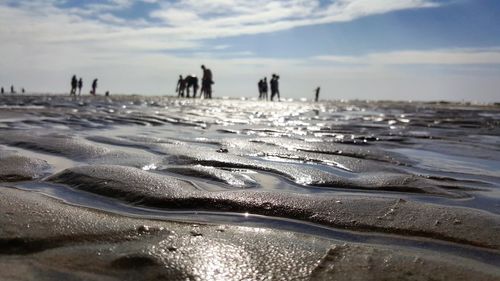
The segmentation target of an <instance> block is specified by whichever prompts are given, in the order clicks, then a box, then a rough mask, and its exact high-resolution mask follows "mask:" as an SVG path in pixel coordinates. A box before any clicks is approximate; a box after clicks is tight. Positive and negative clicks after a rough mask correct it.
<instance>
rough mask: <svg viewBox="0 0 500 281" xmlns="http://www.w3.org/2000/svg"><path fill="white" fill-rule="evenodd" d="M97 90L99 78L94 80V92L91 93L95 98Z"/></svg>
mask: <svg viewBox="0 0 500 281" xmlns="http://www.w3.org/2000/svg"><path fill="white" fill-rule="evenodd" d="M96 90H97V78H96V79H94V81H93V82H92V91H90V93H91V94H92V95H94V96H95V95H96Z"/></svg>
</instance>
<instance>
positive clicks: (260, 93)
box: [257, 79, 264, 100]
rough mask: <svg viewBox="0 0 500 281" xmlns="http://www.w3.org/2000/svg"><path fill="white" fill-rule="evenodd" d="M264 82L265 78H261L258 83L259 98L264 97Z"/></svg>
mask: <svg viewBox="0 0 500 281" xmlns="http://www.w3.org/2000/svg"><path fill="white" fill-rule="evenodd" d="M263 83H264V79H260V80H259V82H258V83H257V88H258V89H259V100H260V99H262V84H263Z"/></svg>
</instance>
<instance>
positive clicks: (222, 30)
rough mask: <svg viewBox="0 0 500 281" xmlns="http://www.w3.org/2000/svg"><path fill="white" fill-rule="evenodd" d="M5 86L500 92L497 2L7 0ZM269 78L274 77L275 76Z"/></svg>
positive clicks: (474, 95)
mask: <svg viewBox="0 0 500 281" xmlns="http://www.w3.org/2000/svg"><path fill="white" fill-rule="evenodd" d="M0 55H1V57H0V86H3V87H4V88H10V85H12V84H13V85H14V86H15V87H16V88H21V87H24V88H26V90H27V91H28V92H50V93H67V92H69V90H70V89H69V88H70V79H71V76H72V75H73V74H76V75H77V76H78V77H82V78H83V81H84V92H85V93H88V91H89V90H90V84H91V81H92V80H93V79H94V78H98V79H99V86H98V92H99V91H101V93H102V92H105V91H110V92H111V93H112V94H113V93H122V94H144V95H174V94H175V86H176V83H177V79H178V77H179V75H180V74H182V75H186V74H195V75H197V76H201V75H202V70H201V68H200V66H201V64H204V65H206V66H207V67H208V68H210V69H211V70H212V72H213V76H214V81H215V84H214V96H219V97H221V96H229V97H241V96H245V97H256V96H258V93H257V82H258V81H259V80H260V79H261V78H263V77H265V76H267V77H270V76H271V74H272V73H277V74H279V75H280V77H281V78H280V92H281V95H282V97H285V98H302V97H306V98H312V97H313V95H314V89H315V88H316V87H318V86H320V87H321V98H322V99H377V100H451V101H463V100H465V101H478V102H498V101H500V1H498V0H252V1H248V0H169V1H162V0H135V1H134V0H100V1H97V0H87V1H84V0H0ZM268 79H269V78H268Z"/></svg>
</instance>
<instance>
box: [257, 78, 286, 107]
mask: <svg viewBox="0 0 500 281" xmlns="http://www.w3.org/2000/svg"><path fill="white" fill-rule="evenodd" d="M279 79H280V77H279V75H276V74H273V75H272V77H271V81H269V87H270V88H271V101H273V100H274V97H275V96H278V101H279V100H280V88H279ZM257 87H258V89H259V99H261V100H263V99H265V100H268V96H267V89H268V88H267V77H264V78H263V79H261V80H260V81H259V82H258V83H257Z"/></svg>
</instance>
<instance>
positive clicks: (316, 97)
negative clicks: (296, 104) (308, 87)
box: [314, 87, 321, 102]
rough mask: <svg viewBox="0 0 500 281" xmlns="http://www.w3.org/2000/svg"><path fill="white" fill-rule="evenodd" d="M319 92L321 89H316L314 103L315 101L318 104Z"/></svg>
mask: <svg viewBox="0 0 500 281" xmlns="http://www.w3.org/2000/svg"><path fill="white" fill-rule="evenodd" d="M320 90H321V88H320V87H318V88H316V96H315V98H314V101H315V102H318V100H319V91H320Z"/></svg>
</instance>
